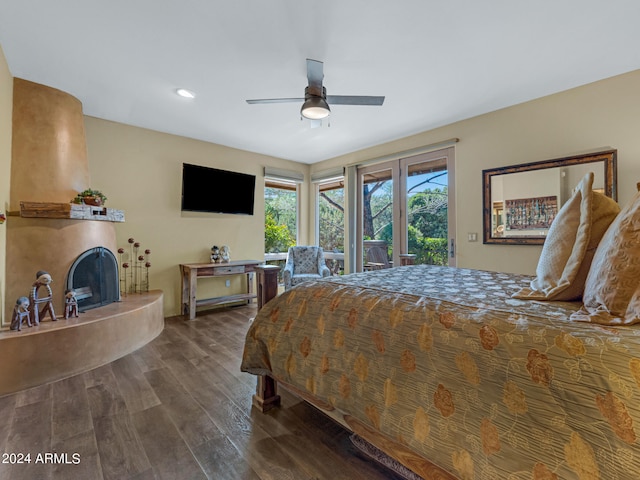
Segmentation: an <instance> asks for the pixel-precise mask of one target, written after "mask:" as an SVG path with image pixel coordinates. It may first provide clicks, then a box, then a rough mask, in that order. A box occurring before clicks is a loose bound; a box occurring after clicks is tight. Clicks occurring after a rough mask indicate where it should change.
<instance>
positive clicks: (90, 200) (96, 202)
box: [82, 197, 102, 207]
mask: <svg viewBox="0 0 640 480" xmlns="http://www.w3.org/2000/svg"><path fill="white" fill-rule="evenodd" d="M82 202H83V203H84V204H85V205H92V206H94V207H101V206H102V198H101V197H82Z"/></svg>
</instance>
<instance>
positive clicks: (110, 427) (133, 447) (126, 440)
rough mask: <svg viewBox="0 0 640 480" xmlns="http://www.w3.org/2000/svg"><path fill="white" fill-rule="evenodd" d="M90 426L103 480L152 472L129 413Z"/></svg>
mask: <svg viewBox="0 0 640 480" xmlns="http://www.w3.org/2000/svg"><path fill="white" fill-rule="evenodd" d="M92 388H97V387H92ZM93 424H94V430H95V437H96V444H97V446H98V453H99V455H100V465H101V467H102V475H103V477H104V479H105V480H112V479H113V480H123V479H128V478H131V477H133V476H135V475H138V474H140V473H143V472H145V471H146V470H149V469H150V468H151V464H150V463H149V459H148V458H147V454H146V453H145V450H144V448H143V447H142V445H141V444H140V441H139V440H138V435H137V433H136V430H135V428H134V426H133V423H132V422H131V418H130V415H129V414H128V413H126V412H125V413H120V414H116V415H108V416H100V417H97V418H94V419H93Z"/></svg>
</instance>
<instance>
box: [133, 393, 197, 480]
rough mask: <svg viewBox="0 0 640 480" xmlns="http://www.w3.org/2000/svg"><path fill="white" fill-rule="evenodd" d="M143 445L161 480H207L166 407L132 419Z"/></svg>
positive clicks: (136, 414) (153, 409) (148, 410)
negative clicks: (185, 479) (178, 479)
mask: <svg viewBox="0 0 640 480" xmlns="http://www.w3.org/2000/svg"><path fill="white" fill-rule="evenodd" d="M132 418H133V423H134V425H135V428H136V430H137V431H138V435H139V436H140V441H141V443H142V445H143V447H144V449H145V451H146V453H147V457H148V458H149V460H150V462H151V463H152V464H153V469H154V471H155V473H156V476H157V477H158V478H160V479H166V480H175V479H177V478H188V479H192V480H198V479H203V480H204V479H206V478H207V477H206V475H205V474H204V472H203V471H202V469H201V468H200V466H199V464H198V462H197V461H196V459H195V458H194V456H193V455H192V454H191V451H190V450H189V448H188V447H187V444H186V443H185V442H184V440H183V439H182V437H181V436H180V433H179V432H178V430H177V429H176V427H175V425H174V424H173V422H172V421H171V417H170V416H169V414H168V413H167V412H166V410H165V408H164V406H162V405H160V406H156V407H152V408H149V409H147V410H143V411H140V412H137V413H134V414H133V415H132Z"/></svg>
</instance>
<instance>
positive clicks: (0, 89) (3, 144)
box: [0, 47, 13, 325]
mask: <svg viewBox="0 0 640 480" xmlns="http://www.w3.org/2000/svg"><path fill="white" fill-rule="evenodd" d="M12 105H13V77H12V76H11V73H10V72H9V67H8V66H7V61H6V59H5V57H4V52H3V51H2V47H0V211H1V212H3V213H5V214H6V212H7V209H8V208H9V179H10V177H11V112H12V111H13V107H12ZM6 236H7V229H6V225H0V325H1V324H2V323H3V322H4V321H5V320H9V319H4V318H1V316H2V315H3V313H2V312H4V304H5V296H4V292H5V282H6V274H5V257H6V256H5V253H4V252H5V251H6V246H7V242H6ZM12 303H13V302H12Z"/></svg>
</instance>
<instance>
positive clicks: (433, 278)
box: [242, 265, 640, 480]
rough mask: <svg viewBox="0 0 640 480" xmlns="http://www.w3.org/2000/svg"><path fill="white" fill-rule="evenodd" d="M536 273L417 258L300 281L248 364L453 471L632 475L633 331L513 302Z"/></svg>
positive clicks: (250, 337) (266, 317) (564, 305)
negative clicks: (430, 263)
mask: <svg viewBox="0 0 640 480" xmlns="http://www.w3.org/2000/svg"><path fill="white" fill-rule="evenodd" d="M530 280H531V278H530V277H526V276H519V275H508V274H501V273H495V272H485V271H477V270H467V269H456V268H449V267H434V266H424V265H417V266H407V267H397V268H393V269H388V270H379V271H374V272H366V273H359V274H352V275H345V276H341V277H332V278H330V279H327V280H324V281H316V282H308V283H305V284H302V285H300V286H298V287H296V288H295V289H293V290H290V291H288V292H285V293H284V294H283V295H280V296H279V297H277V298H276V299H274V300H273V301H271V302H269V303H267V304H266V305H265V306H264V307H263V309H262V310H261V311H260V312H259V314H258V316H257V317H256V319H255V320H254V322H253V324H252V326H251V328H250V330H249V332H248V334H247V341H246V346H245V351H244V357H243V361H242V370H244V371H247V372H250V373H254V374H257V375H268V376H269V377H271V378H273V379H275V380H276V381H277V382H282V383H283V384H285V385H287V386H290V387H293V390H294V391H296V392H298V393H299V394H300V395H301V396H302V397H303V398H305V399H307V400H309V401H310V402H311V403H313V404H315V405H317V406H319V407H320V408H322V409H323V410H325V411H327V412H333V414H334V415H336V414H337V415H338V416H342V417H343V418H345V417H346V418H347V421H346V423H347V424H349V423H351V425H349V427H350V428H351V429H354V427H353V425H354V424H355V425H357V426H356V428H355V429H354V430H357V429H358V428H359V427H360V428H367V429H369V430H372V431H373V432H376V433H377V434H379V435H380V439H381V440H389V441H392V442H394V443H396V444H398V445H399V446H401V447H406V449H407V450H408V451H409V452H413V453H415V454H416V456H417V457H422V458H424V459H426V460H428V461H429V462H431V463H433V464H434V465H435V466H437V467H439V468H440V469H443V470H445V471H446V472H449V473H450V474H452V475H453V476H454V478H460V479H471V478H491V479H497V478H505V479H519V478H522V479H525V478H526V479H529V478H534V479H536V480H537V479H547V478H549V479H551V478H558V479H572V478H579V479H588V478H593V479H596V478H602V479H637V478H638V472H639V471H640V448H638V446H637V439H636V432H635V428H634V427H635V426H637V425H638V424H639V422H640V402H639V401H638V396H639V395H640V389H639V384H640V328H639V327H636V326H630V327H628V326H626V327H621V328H613V327H609V326H600V325H594V324H591V323H578V322H572V321H570V320H569V317H570V315H571V314H572V313H574V312H576V311H577V310H578V309H579V308H580V306H581V305H582V304H581V303H580V302H540V301H528V300H517V299H513V298H511V296H512V294H513V293H514V292H515V291H517V290H518V289H520V288H522V287H525V286H526V285H528V284H529V282H530ZM354 420H355V422H354ZM360 433H362V432H360ZM369 440H372V439H371V438H369ZM374 441H375V440H374ZM377 446H380V444H379V443H378V445H377ZM405 460H406V459H405ZM401 461H402V460H401ZM405 463H407V462H406V461H405ZM407 466H409V467H412V466H413V468H414V469H416V468H415V467H416V466H415V465H407ZM418 473H421V472H418ZM554 475H555V476H554Z"/></svg>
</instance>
